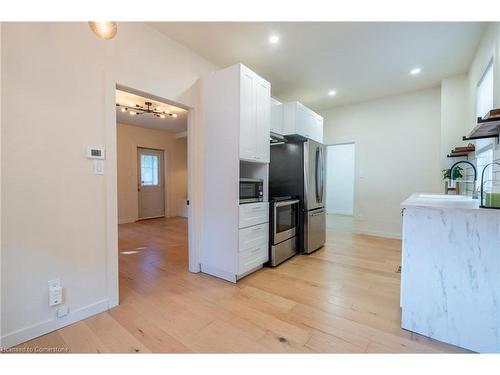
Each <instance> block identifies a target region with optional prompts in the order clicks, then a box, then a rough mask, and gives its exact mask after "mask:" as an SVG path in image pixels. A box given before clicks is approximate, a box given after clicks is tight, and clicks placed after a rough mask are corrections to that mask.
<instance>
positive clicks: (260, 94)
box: [239, 65, 271, 163]
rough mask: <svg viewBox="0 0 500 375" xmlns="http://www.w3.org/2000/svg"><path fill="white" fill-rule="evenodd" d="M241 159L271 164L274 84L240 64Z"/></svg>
mask: <svg viewBox="0 0 500 375" xmlns="http://www.w3.org/2000/svg"><path fill="white" fill-rule="evenodd" d="M239 68H240V69H239V70H240V74H239V86H240V95H239V97H240V159H241V160H246V161H255V162H262V163H269V131H270V121H271V84H270V83H269V82H267V81H266V80H264V79H263V78H261V77H259V76H258V75H257V74H256V73H254V72H252V71H251V70H250V69H248V68H247V67H246V66H244V65H239Z"/></svg>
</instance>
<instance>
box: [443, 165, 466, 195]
mask: <svg viewBox="0 0 500 375" xmlns="http://www.w3.org/2000/svg"><path fill="white" fill-rule="evenodd" d="M462 171H463V169H462V168H461V167H459V166H458V165H457V166H456V167H455V168H453V178H451V170H450V169H443V171H442V173H443V180H444V191H445V193H446V194H448V191H450V190H451V191H455V193H456V194H460V184H458V183H457V184H456V185H455V186H453V185H454V184H453V182H454V181H457V180H458V179H461V178H463V177H464V176H463V174H462ZM450 181H451V182H452V184H451V185H452V186H450Z"/></svg>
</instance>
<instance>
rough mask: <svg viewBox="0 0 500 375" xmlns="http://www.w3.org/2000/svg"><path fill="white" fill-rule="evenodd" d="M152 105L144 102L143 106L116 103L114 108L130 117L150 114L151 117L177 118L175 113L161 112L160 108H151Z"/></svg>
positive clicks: (166, 110)
mask: <svg viewBox="0 0 500 375" xmlns="http://www.w3.org/2000/svg"><path fill="white" fill-rule="evenodd" d="M152 107H153V103H151V102H145V103H144V106H142V105H139V104H135V105H134V104H133V103H130V105H129V106H126V105H123V104H118V103H116V108H120V111H122V112H128V113H129V115H131V116H139V115H143V114H145V113H151V114H152V115H153V116H155V117H158V118H166V117H167V116H170V117H174V118H175V117H177V113H170V111H169V110H168V109H165V110H163V109H162V108H161V107H156V108H152Z"/></svg>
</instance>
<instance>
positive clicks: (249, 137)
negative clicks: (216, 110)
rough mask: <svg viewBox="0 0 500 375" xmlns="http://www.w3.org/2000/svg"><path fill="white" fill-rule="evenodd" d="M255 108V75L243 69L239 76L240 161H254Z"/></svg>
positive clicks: (255, 152) (255, 151)
mask: <svg viewBox="0 0 500 375" xmlns="http://www.w3.org/2000/svg"><path fill="white" fill-rule="evenodd" d="M255 108H256V103H255V75H254V74H253V73H252V72H251V71H248V70H246V69H245V70H242V71H241V76H240V159H247V160H255V159H256V154H257V150H256V148H255V145H256V143H255V135H256V134H255V133H256V129H255V122H256V116H255V115H256V110H255ZM234 125H235V126H237V124H234Z"/></svg>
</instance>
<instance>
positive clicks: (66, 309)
mask: <svg viewBox="0 0 500 375" xmlns="http://www.w3.org/2000/svg"><path fill="white" fill-rule="evenodd" d="M68 313H69V307H68V306H67V305H63V306H61V307H58V308H57V310H56V314H57V317H58V318H63V317H65V316H66V315H68Z"/></svg>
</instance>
